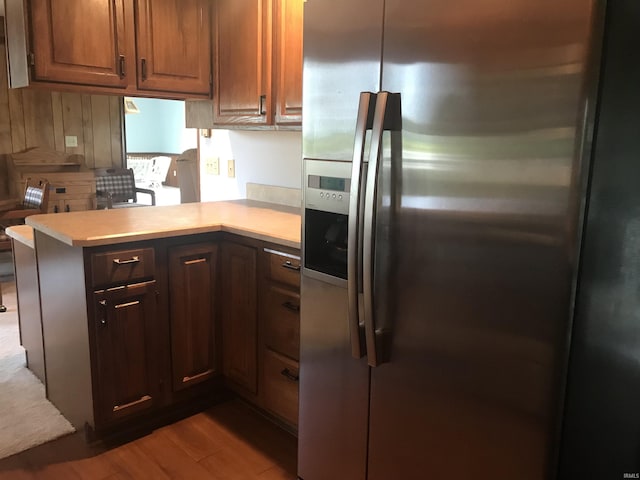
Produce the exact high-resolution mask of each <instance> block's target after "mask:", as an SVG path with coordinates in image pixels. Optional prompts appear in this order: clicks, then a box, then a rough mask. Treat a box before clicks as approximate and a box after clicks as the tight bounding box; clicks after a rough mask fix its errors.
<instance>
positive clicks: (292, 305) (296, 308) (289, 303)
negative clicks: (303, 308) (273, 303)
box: [282, 302, 300, 312]
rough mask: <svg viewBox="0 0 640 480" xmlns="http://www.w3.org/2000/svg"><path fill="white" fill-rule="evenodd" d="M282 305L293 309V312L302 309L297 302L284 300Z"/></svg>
mask: <svg viewBox="0 0 640 480" xmlns="http://www.w3.org/2000/svg"><path fill="white" fill-rule="evenodd" d="M282 306H283V307H284V308H286V309H287V310H291V311H292V312H299V311H300V305H296V304H295V303H291V302H284V303H283V304H282Z"/></svg>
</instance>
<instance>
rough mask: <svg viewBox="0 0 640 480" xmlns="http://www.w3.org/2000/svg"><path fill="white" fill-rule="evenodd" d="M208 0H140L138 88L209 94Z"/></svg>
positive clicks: (209, 22)
mask: <svg viewBox="0 0 640 480" xmlns="http://www.w3.org/2000/svg"><path fill="white" fill-rule="evenodd" d="M209 5H210V2H209V0H138V1H137V6H138V10H137V14H138V16H137V20H138V23H137V31H136V33H137V36H136V40H137V49H138V89H140V90H155V91H166V92H177V93H192V94H201V95H203V96H209V95H210V91H211V86H210V83H211V82H210V78H211V31H210V30H211V29H210V25H211V13H210V6H209Z"/></svg>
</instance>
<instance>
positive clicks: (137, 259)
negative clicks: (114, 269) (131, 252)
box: [113, 255, 140, 265]
mask: <svg viewBox="0 0 640 480" xmlns="http://www.w3.org/2000/svg"><path fill="white" fill-rule="evenodd" d="M138 262H140V257H138V256H137V255H136V256H135V257H131V258H130V259H129V260H120V259H119V258H114V259H113V263H115V264H116V265H129V264H130V263H138Z"/></svg>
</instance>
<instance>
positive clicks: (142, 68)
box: [140, 58, 147, 80]
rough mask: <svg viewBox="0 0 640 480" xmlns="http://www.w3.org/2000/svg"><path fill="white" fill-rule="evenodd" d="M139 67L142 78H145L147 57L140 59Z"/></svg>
mask: <svg viewBox="0 0 640 480" xmlns="http://www.w3.org/2000/svg"><path fill="white" fill-rule="evenodd" d="M140 69H141V70H142V80H146V79H147V59H146V58H143V59H142V60H140Z"/></svg>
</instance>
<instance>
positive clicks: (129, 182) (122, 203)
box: [95, 168, 156, 209]
mask: <svg viewBox="0 0 640 480" xmlns="http://www.w3.org/2000/svg"><path fill="white" fill-rule="evenodd" d="M95 175H96V196H97V198H98V208H99V209H103V208H126V207H144V206H149V204H146V205H145V204H143V203H138V193H146V194H148V195H150V196H151V205H155V204H156V192H154V191H153V190H151V189H149V188H140V187H136V182H135V178H134V175H133V170H132V169H131V168H98V169H96V170H95Z"/></svg>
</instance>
